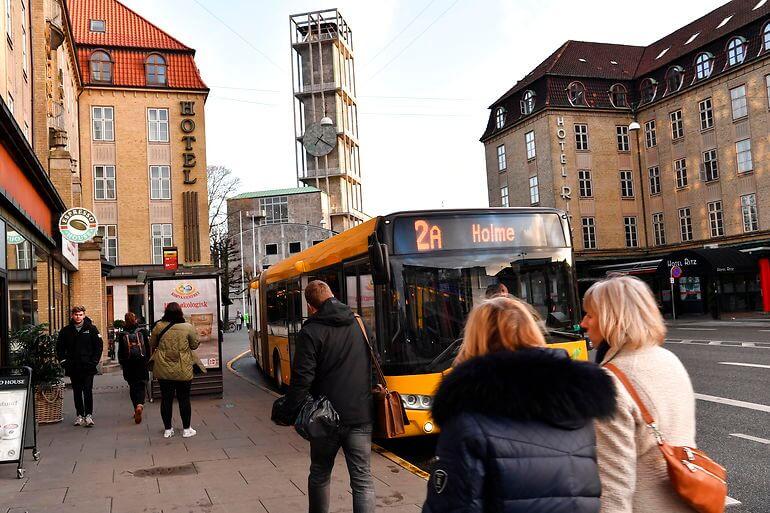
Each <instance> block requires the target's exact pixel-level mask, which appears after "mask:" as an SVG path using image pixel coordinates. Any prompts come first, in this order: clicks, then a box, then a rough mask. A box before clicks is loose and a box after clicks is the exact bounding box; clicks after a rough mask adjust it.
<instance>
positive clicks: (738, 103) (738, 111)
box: [730, 85, 749, 119]
mask: <svg viewBox="0 0 770 513" xmlns="http://www.w3.org/2000/svg"><path fill="white" fill-rule="evenodd" d="M730 101H731V103H732V106H733V119H740V118H742V117H745V116H748V114H749V110H748V105H747V104H746V86H745V85H742V86H740V87H736V88H735V89H730Z"/></svg>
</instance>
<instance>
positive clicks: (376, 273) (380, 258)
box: [369, 242, 390, 285]
mask: <svg viewBox="0 0 770 513" xmlns="http://www.w3.org/2000/svg"><path fill="white" fill-rule="evenodd" d="M369 261H370V262H371V263H372V279H373V280H374V283H375V284H376V285H383V284H386V283H389V282H390V259H389V258H388V247H387V246H386V245H385V244H380V243H379V242H373V243H372V244H371V245H370V246H369Z"/></svg>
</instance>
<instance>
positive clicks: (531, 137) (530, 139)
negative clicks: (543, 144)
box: [524, 132, 535, 160]
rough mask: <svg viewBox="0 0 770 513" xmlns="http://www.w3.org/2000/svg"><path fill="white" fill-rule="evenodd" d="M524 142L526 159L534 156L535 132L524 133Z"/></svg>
mask: <svg viewBox="0 0 770 513" xmlns="http://www.w3.org/2000/svg"><path fill="white" fill-rule="evenodd" d="M524 142H525V143H526V145H527V160H530V159H533V158H535V132H527V133H526V134H524Z"/></svg>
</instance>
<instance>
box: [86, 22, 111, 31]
mask: <svg viewBox="0 0 770 513" xmlns="http://www.w3.org/2000/svg"><path fill="white" fill-rule="evenodd" d="M88 30H90V31H91V32H107V23H105V21H104V20H89V23H88Z"/></svg>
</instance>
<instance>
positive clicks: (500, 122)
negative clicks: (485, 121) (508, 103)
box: [495, 107, 506, 129]
mask: <svg viewBox="0 0 770 513" xmlns="http://www.w3.org/2000/svg"><path fill="white" fill-rule="evenodd" d="M505 114H506V112H505V107H498V108H497V109H496V110H495V128H497V129H500V128H503V127H504V126H505Z"/></svg>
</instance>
